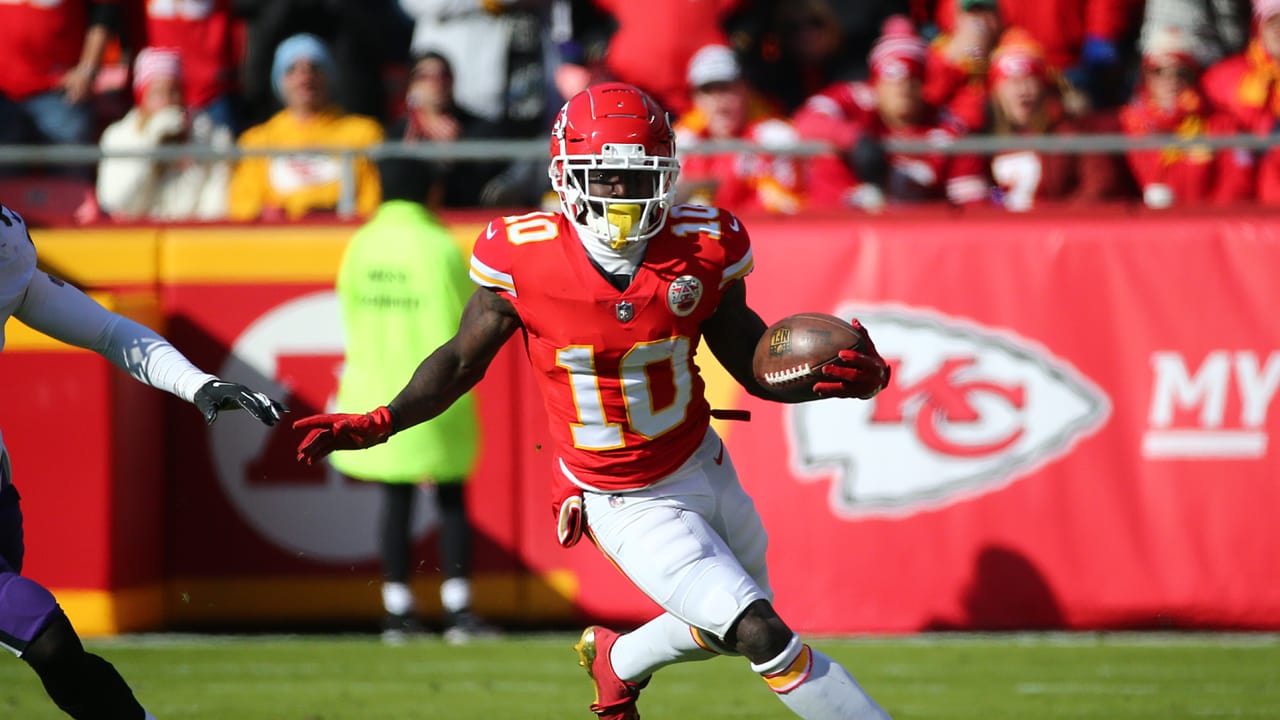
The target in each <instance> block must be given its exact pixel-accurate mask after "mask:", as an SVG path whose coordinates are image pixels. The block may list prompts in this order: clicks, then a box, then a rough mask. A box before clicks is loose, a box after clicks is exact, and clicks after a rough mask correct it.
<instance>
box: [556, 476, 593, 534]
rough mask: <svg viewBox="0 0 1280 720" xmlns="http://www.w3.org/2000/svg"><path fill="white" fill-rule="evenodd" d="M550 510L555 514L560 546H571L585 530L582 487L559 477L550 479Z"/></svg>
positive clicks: (585, 515) (585, 514)
mask: <svg viewBox="0 0 1280 720" xmlns="http://www.w3.org/2000/svg"><path fill="white" fill-rule="evenodd" d="M551 483H552V488H551V512H552V513H554V514H555V516H556V539H557V540H559V541H560V546H561V547H567V548H570V547H573V546H574V545H577V544H578V541H579V540H581V539H582V535H583V533H585V532H586V531H587V510H586V507H585V506H584V505H583V504H582V489H581V488H579V487H578V486H577V485H574V484H573V483H571V482H569V481H568V480H565V479H564V478H561V477H559V476H558V475H557V476H556V478H555V479H554V480H552V481H551Z"/></svg>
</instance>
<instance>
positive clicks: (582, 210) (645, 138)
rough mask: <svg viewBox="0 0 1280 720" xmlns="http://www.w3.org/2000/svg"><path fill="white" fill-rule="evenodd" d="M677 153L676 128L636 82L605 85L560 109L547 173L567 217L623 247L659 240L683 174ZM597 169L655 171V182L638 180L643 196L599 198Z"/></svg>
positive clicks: (589, 90)
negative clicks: (593, 181)
mask: <svg viewBox="0 0 1280 720" xmlns="http://www.w3.org/2000/svg"><path fill="white" fill-rule="evenodd" d="M675 154H676V140H675V133H674V132H672V130H671V123H670V122H668V121H667V114H666V112H664V111H663V110H662V108H661V107H659V106H658V104H657V103H656V102H654V101H653V99H652V98H650V97H649V96H648V95H646V94H645V93H644V92H643V91H642V90H640V89H639V88H637V87H635V86H633V85H628V84H626V83H618V82H610V83H601V84H599V85H592V86H591V87H589V88H587V89H586V90H583V91H582V92H580V93H578V94H577V95H574V96H573V97H572V98H569V101H568V102H566V103H565V104H564V107H562V108H560V114H559V115H557V116H556V122H555V125H554V127H553V128H552V130H551V165H550V167H549V168H548V170H547V172H548V174H549V175H550V176H551V187H552V188H553V189H554V190H555V191H556V193H557V194H559V196H560V206H561V207H562V208H563V209H564V212H565V215H567V216H568V217H569V219H570V220H572V221H574V222H575V223H577V224H578V225H579V227H580V228H581V229H582V230H583V231H584V232H586V233H588V234H589V235H591V236H594V237H596V238H598V239H600V240H603V241H605V242H608V243H609V244H611V245H613V246H614V247H615V248H621V247H623V246H624V245H625V244H626V243H628V242H638V241H641V240H647V239H648V238H651V237H653V236H654V235H656V234H657V233H658V231H659V230H661V229H662V226H663V225H665V224H666V222H667V212H668V211H669V210H670V209H671V204H672V200H673V197H674V195H675V183H676V175H677V174H678V173H679V172H680V163H679V162H678V161H677V160H676V158H675ZM591 170H613V171H623V172H640V173H649V174H651V177H652V182H651V183H646V182H642V183H639V184H640V185H641V186H643V187H645V188H646V191H645V192H643V193H641V194H640V195H639V196H637V197H626V198H619V197H603V196H598V195H592V194H591V193H590V187H589V184H588V182H587V173H588V172H589V171H591ZM611 218H612V219H611ZM618 218H630V219H629V220H621V221H620V220H618Z"/></svg>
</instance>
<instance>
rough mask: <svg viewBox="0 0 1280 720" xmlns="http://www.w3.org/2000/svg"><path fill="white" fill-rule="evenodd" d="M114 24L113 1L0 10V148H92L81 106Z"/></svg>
mask: <svg viewBox="0 0 1280 720" xmlns="http://www.w3.org/2000/svg"><path fill="white" fill-rule="evenodd" d="M118 22H119V8H118V7H117V6H116V3H115V2H114V1H113V0H53V1H52V2H50V1H49V0H44V1H39V2H37V1H36V0H17V1H16V2H15V1H14V0H8V1H7V2H0V27H2V28H4V62H2V63H0V96H2V97H0V141H2V142H6V143H24V142H25V143H32V142H34V143H89V142H92V141H93V139H94V131H95V128H94V126H93V114H92V111H91V110H90V106H89V103H88V102H87V101H88V99H89V97H90V95H91V93H92V91H93V81H94V78H95V77H96V76H97V73H98V69H99V68H100V67H101V65H102V53H103V51H104V50H105V49H106V46H107V41H108V40H109V39H110V37H111V35H112V33H113V32H115V30H116V28H117V25H118Z"/></svg>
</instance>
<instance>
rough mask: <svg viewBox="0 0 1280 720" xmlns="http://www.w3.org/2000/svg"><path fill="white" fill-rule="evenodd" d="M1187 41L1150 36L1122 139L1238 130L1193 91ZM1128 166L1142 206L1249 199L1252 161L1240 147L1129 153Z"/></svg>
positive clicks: (1159, 33)
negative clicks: (1142, 203) (1140, 195)
mask: <svg viewBox="0 0 1280 720" xmlns="http://www.w3.org/2000/svg"><path fill="white" fill-rule="evenodd" d="M1192 51H1193V44H1192V40H1191V38H1190V37H1189V36H1188V35H1187V34H1186V33H1184V32H1182V31H1180V30H1179V29H1178V28H1176V27H1163V28H1160V29H1158V30H1155V31H1153V32H1152V33H1151V35H1150V37H1149V41H1148V43H1147V45H1146V47H1145V48H1144V50H1143V53H1142V84H1141V85H1140V86H1139V88H1138V91H1137V93H1135V95H1134V97H1133V99H1132V100H1130V101H1129V104H1128V105H1126V106H1125V107H1124V109H1123V110H1121V112H1120V124H1121V127H1122V128H1123V130H1124V132H1125V134H1127V135H1133V136H1140V135H1153V134H1168V135H1177V136H1179V137H1181V138H1183V139H1190V138H1194V137H1197V136H1202V135H1231V134H1235V133H1237V132H1240V131H1241V129H1242V128H1241V127H1240V125H1239V123H1238V122H1237V121H1236V120H1235V119H1234V118H1232V117H1231V116H1230V115H1228V114H1226V113H1223V112H1218V111H1215V110H1214V109H1213V108H1212V107H1211V106H1210V104H1209V101H1208V99H1207V98H1205V96H1204V94H1203V93H1202V92H1201V90H1200V87H1199V77H1200V64H1199V62H1197V60H1196V58H1195V55H1194V54H1193V52H1192ZM1127 156H1128V160H1129V169H1130V170H1131V171H1132V172H1133V175H1134V178H1135V179H1136V180H1137V181H1138V185H1139V186H1140V188H1141V189H1142V199H1143V202H1144V203H1146V205H1147V206H1148V207H1152V208H1164V207H1169V206H1172V205H1180V206H1185V205H1198V204H1206V203H1211V204H1218V205H1221V204H1229V203H1235V202H1241V201H1244V200H1246V199H1248V198H1250V197H1252V195H1253V172H1254V161H1253V156H1252V155H1251V154H1250V153H1249V152H1247V151H1245V150H1217V151H1215V150H1212V149H1210V148H1207V147H1201V148H1195V147H1193V148H1186V149H1184V148H1179V147H1169V148H1160V149H1152V150H1130V151H1129V152H1128V153H1127Z"/></svg>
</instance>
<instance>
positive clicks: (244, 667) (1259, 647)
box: [0, 633, 1280, 720]
mask: <svg viewBox="0 0 1280 720" xmlns="http://www.w3.org/2000/svg"><path fill="white" fill-rule="evenodd" d="M574 639H575V637H574V636H571V635H568V634H562V633H557V634H546V635H521V636H512V637H508V638H504V639H501V640H493V641H484V642H476V643H473V644H471V645H467V646H462V647H451V646H447V645H445V644H443V643H441V642H440V641H439V640H431V639H424V640H421V641H417V642H413V643H409V644H407V645H403V646H398V647H392V646H385V645H383V644H381V643H380V642H379V641H378V640H377V638H376V637H375V636H362V635H347V636H255V637H245V636H207V637H206V636H199V635H154V636H147V635H142V636H133V637H123V638H117V639H112V640H107V641H95V642H90V643H88V645H89V646H90V647H91V649H93V650H94V651H95V652H98V653H99V654H101V655H103V656H104V657H106V658H108V659H109V660H111V661H112V662H113V663H115V665H116V667H118V668H120V670H121V671H122V673H123V674H124V675H125V677H126V678H128V679H129V680H130V682H131V684H132V685H133V686H134V689H135V691H136V692H137V694H138V696H139V697H140V698H141V699H142V700H143V702H144V703H145V704H146V705H147V707H148V708H149V709H150V710H151V711H152V712H153V713H154V714H155V715H156V716H157V717H158V718H160V720H172V719H174V718H190V719H192V720H268V719H269V720H344V719H346V718H351V719H352V720H356V719H359V720H379V719H388V720H389V719H391V718H397V719H399V718H448V719H450V720H468V719H470V718H477V719H478V718H486V719H487V718H512V719H513V720H514V719H519V720H572V719H573V718H580V719H582V720H591V718H592V717H594V716H593V715H591V713H590V712H589V711H587V709H586V704H587V703H588V702H589V701H590V699H591V689H590V681H589V680H588V679H587V677H586V675H585V673H583V672H582V670H581V669H580V668H578V667H577V666H576V665H575V656H574V654H573V652H572V650H571V649H570V647H569V646H570V644H571V643H572V642H573V640H574ZM813 644H814V645H815V646H817V647H820V648H822V649H823V650H825V651H826V652H827V653H828V654H829V655H831V656H832V657H834V658H836V659H837V660H839V661H841V662H842V663H844V664H845V666H846V667H848V668H850V669H851V670H852V671H853V673H854V674H855V676H857V678H858V679H859V681H860V682H861V683H862V684H863V686H864V687H866V688H867V689H868V691H869V692H870V693H871V694H872V695H873V696H874V697H875V698H877V699H878V700H879V701H880V702H881V704H882V705H884V707H885V708H886V709H887V710H889V712H890V713H892V714H893V716H894V718H895V720H910V719H913V718H921V719H924V718H931V719H932V718H972V719H973V720H978V719H981V720H1002V719H1009V720H1012V719H1014V718H1017V719H1018V720H1038V719H1040V718H1099V719H1102V718H1106V719H1107V720H1125V719H1134V720H1137V719H1138V718H1142V719H1144V720H1152V719H1155V718H1159V719H1161V720H1167V719H1168V718H1267V719H1268V720H1275V719H1277V718H1280V637H1278V636H1276V635H1213V634H1192V635H1180V634H1117V635H1093V634H1048V635H993V636H992V635H986V636H984V635H944V636H936V635H921V636H912V637H903V638H874V639H854V640H848V639H845V640H822V639H817V640H814V641H813ZM641 710H642V712H643V715H644V717H645V718H646V720H719V719H722V720H730V719H731V718H732V719H733V720H753V719H759V720H766V719H777V720H784V719H785V718H792V717H794V716H793V715H791V714H790V712H789V711H787V710H786V709H785V708H784V707H783V706H782V704H781V703H779V702H778V701H777V700H775V699H774V698H773V697H772V695H771V693H770V692H769V691H768V690H767V689H766V688H765V686H764V684H763V683H762V682H761V681H760V680H759V679H757V678H756V677H754V676H753V675H752V674H751V672H750V670H749V669H748V668H747V667H746V666H745V662H744V661H743V660H742V659H740V658H718V659H715V660H713V661H710V662H705V663H696V664H690V665H684V666H681V667H674V668H667V669H666V670H664V671H662V672H661V673H660V674H659V675H658V676H657V677H655V679H654V681H653V683H652V685H651V686H650V687H649V689H648V690H646V691H645V693H644V695H643V697H642V700H641ZM64 717H65V716H63V715H61V714H60V713H59V712H57V711H56V710H55V709H54V707H53V705H52V704H51V703H50V702H49V701H48V699H47V698H46V697H45V695H44V692H43V690H42V689H41V687H40V685H39V682H38V681H37V679H36V676H35V674H34V673H32V672H31V671H30V670H29V669H28V668H27V667H26V666H25V664H24V663H22V662H20V661H16V660H5V661H0V718H21V719H22V720H43V719H45V718H48V719H49V720H54V719H58V718H64Z"/></svg>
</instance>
